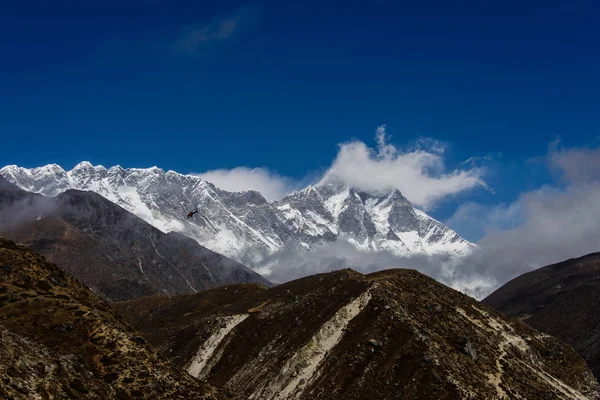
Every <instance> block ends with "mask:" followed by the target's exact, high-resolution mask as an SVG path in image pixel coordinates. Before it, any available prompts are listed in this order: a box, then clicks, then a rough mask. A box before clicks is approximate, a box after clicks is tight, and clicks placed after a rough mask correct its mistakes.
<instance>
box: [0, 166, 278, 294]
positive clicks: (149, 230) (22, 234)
mask: <svg viewBox="0 0 600 400" xmlns="http://www.w3.org/2000/svg"><path fill="white" fill-rule="evenodd" d="M0 234H1V235H4V236H5V237H7V238H10V239H13V240H15V241H17V242H18V243H21V244H24V245H26V246H28V247H30V248H32V249H34V250H35V251H37V252H39V253H41V254H43V255H44V256H47V257H48V258H49V259H50V260H51V261H53V262H55V263H57V264H59V265H61V267H62V268H64V269H65V270H66V271H67V272H69V273H70V274H72V275H73V276H75V277H76V278H78V279H80V280H81V281H82V282H83V283H84V284H86V285H87V286H89V287H90V288H91V289H93V290H94V291H95V292H96V293H97V294H99V295H101V296H102V297H103V298H105V299H107V300H111V301H118V300H127V299H132V298H135V297H139V296H144V295H151V294H158V293H195V292H197V291H200V290H205V289H209V288H214V287H218V286H221V285H225V284H231V283H260V284H263V285H267V286H270V285H271V283H270V282H269V281H268V280H266V279H265V278H263V277H262V276H261V275H259V274H257V273H256V272H254V271H252V270H251V269H249V268H247V267H245V266H244V265H242V264H240V263H238V262H236V261H233V260H231V259H229V258H227V257H225V256H222V255H221V254H218V253H215V252H213V251H211V250H208V249H206V248H204V247H202V246H200V245H199V244H198V243H197V242H195V241H194V240H192V239H190V238H188V237H186V236H183V235H181V234H179V233H175V232H172V233H168V234H165V233H163V232H161V231H160V230H158V229H156V228H154V227H153V226H151V225H150V224H148V223H146V222H145V221H143V220H142V219H140V218H138V217H137V216H135V215H133V214H131V213H130V212H128V211H127V210H125V209H123V208H122V207H120V206H118V205H116V204H114V203H112V202H110V201H109V200H107V199H106V198H104V197H102V196H100V195H98V194H96V193H94V192H82V191H79V190H67V191H66V192H63V193H60V194H59V195H57V196H56V197H53V198H48V197H44V196H40V195H37V194H33V193H28V192H25V191H23V190H21V189H19V188H17V187H16V186H14V185H12V184H11V183H9V182H7V181H6V180H4V179H3V178H2V177H0Z"/></svg>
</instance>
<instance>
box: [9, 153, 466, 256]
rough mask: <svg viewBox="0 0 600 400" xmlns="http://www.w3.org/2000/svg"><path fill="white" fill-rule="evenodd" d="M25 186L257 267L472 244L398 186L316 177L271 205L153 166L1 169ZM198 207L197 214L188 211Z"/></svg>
mask: <svg viewBox="0 0 600 400" xmlns="http://www.w3.org/2000/svg"><path fill="white" fill-rule="evenodd" d="M0 174H1V175H2V176H3V177H4V178H6V179H7V180H8V181H10V182H12V183H14V184H16V185H17V186H19V187H21V188H22V189H24V190H27V191H30V192H35V193H39V194H42V195H46V196H56V195H57V194H59V193H61V192H64V191H66V190H69V189H77V190H87V191H93V192H96V193H98V194H100V195H102V196H104V197H105V198H107V199H108V200H110V201H112V202H114V203H116V204H118V205H119V206H121V207H123V208H125V209H126V210H128V211H130V212H132V213H134V214H135V215H137V216H139V217H140V218H142V219H144V220H145V221H147V222H148V223H150V224H151V225H153V226H155V227H156V228H158V229H160V230H161V231H163V232H170V231H176V232H180V233H182V234H184V235H186V236H189V237H191V238H193V239H195V240H196V241H197V242H198V243H200V244H201V245H202V246H205V247H207V248H209V249H211V250H214V251H216V252H218V253H221V254H224V255H226V256H228V257H231V258H233V259H235V260H238V261H241V262H243V263H245V264H247V265H248V266H250V267H260V260H261V257H263V256H264V255H266V254H271V253H273V252H275V251H277V250H278V249H281V248H283V247H285V246H292V247H294V248H297V249H304V250H307V251H310V250H313V249H316V248H318V247H320V246H326V245H327V244H330V243H333V242H335V241H337V240H341V239H345V240H348V241H349V242H351V243H353V244H354V245H355V246H356V247H357V248H359V249H362V250H365V251H377V250H388V251H390V252H392V253H394V254H397V255H408V254H437V253H449V254H452V255H456V256H463V255H465V254H467V253H468V252H469V251H470V249H471V248H472V247H473V245H472V244H471V243H469V242H467V241H466V240H464V239H463V238H461V237H460V236H459V235H458V234H457V233H456V232H454V231H452V230H451V229H449V228H448V227H446V226H445V225H443V224H442V223H440V222H439V221H436V220H435V219H433V218H431V217H429V216H428V215H427V214H425V213H424V212H423V211H420V210H417V209H415V208H414V207H413V206H412V204H411V203H410V202H409V201H408V200H407V199H406V198H405V197H404V196H402V194H401V193H400V192H399V191H398V190H395V189H394V190H388V191H381V192H378V193H364V192H359V191H357V190H355V189H353V188H350V187H348V186H344V185H343V184H340V183H332V182H320V183H318V184H317V185H314V186H309V187H307V188H305V189H303V190H300V191H297V192H294V193H292V194H290V195H288V196H286V197H285V198H283V199H281V200H278V201H275V202H272V203H269V202H267V201H266V200H265V198H264V197H263V196H262V195H261V194H260V193H258V192H256V191H253V190H248V191H244V192H227V191H224V190H221V189H219V188H217V187H215V186H214V185H213V184H211V183H209V182H207V181H204V180H202V179H201V178H199V177H197V176H193V175H183V174H179V173H177V172H175V171H167V172H165V171H164V170H162V169H160V168H157V167H152V168H146V169H142V168H128V169H124V168H122V167H120V166H114V167H111V168H108V169H107V168H105V167H103V166H101V165H97V166H94V165H92V164H91V163H89V162H87V161H84V162H81V163H79V164H78V165H77V166H75V167H74V168H73V169H72V170H70V171H65V170H64V169H63V168H61V167H60V166H58V165H56V164H50V165H46V166H44V167H38V168H32V169H26V168H22V167H18V166H16V165H9V166H6V167H4V168H2V169H1V170H0ZM195 208H197V209H198V213H197V214H196V215H195V216H194V218H191V219H187V218H186V214H187V212H188V211H190V210H192V209H195Z"/></svg>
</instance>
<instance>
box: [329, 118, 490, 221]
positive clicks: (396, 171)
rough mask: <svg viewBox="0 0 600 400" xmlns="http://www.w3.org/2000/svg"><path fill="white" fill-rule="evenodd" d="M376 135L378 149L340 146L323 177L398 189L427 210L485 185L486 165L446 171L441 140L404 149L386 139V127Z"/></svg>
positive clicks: (362, 186)
mask: <svg viewBox="0 0 600 400" xmlns="http://www.w3.org/2000/svg"><path fill="white" fill-rule="evenodd" d="M376 137H377V149H371V148H369V147H368V146H367V145H366V144H365V143H363V142H360V141H353V142H349V143H344V144H342V145H340V149H339V152H338V154H337V157H336V159H335V161H334V162H333V165H332V166H331V168H330V169H329V170H328V171H327V173H326V176H325V178H324V180H328V179H338V180H341V181H343V182H344V183H346V184H348V185H350V186H353V187H356V188H358V189H360V190H365V191H374V190H381V189H387V188H397V189H399V190H400V191H401V192H402V193H403V194H404V196H406V198H408V199H409V200H410V201H411V202H412V203H414V204H416V205H417V206H420V207H422V208H424V209H430V208H431V207H432V206H433V205H434V204H435V203H437V202H438V201H440V200H441V199H443V198H444V197H447V196H451V195H454V194H458V193H460V192H464V191H467V190H470V189H473V188H476V187H486V185H485V183H484V182H483V180H482V177H483V174H484V169H483V168H478V167H471V168H469V169H460V170H459V169H455V170H452V171H446V168H445V165H444V158H443V153H444V147H443V146H442V145H441V144H440V143H439V142H436V141H433V140H431V139H425V140H421V141H420V142H418V143H417V145H416V146H415V147H414V148H412V149H408V150H406V151H402V150H400V149H398V148H397V147H395V146H393V145H392V144H389V143H388V142H387V139H386V133H385V126H380V127H379V128H378V129H377V134H376Z"/></svg>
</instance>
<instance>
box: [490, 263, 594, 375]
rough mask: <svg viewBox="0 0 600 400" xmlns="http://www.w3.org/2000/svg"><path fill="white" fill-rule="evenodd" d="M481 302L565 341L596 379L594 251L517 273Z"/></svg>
mask: <svg viewBox="0 0 600 400" xmlns="http://www.w3.org/2000/svg"><path fill="white" fill-rule="evenodd" d="M483 303H484V304H487V305H488V306H490V307H494V308H495V309H497V310H500V311H502V312H503V313H505V314H507V315H509V316H511V317H517V318H520V319H521V320H522V321H523V322H525V323H526V324H527V325H529V326H532V327H533V328H535V329H537V330H539V331H542V332H545V333H547V334H549V335H552V336H555V337H557V338H559V339H560V340H562V341H564V342H565V343H568V344H570V345H571V346H573V348H574V349H575V350H577V351H578V352H579V354H580V355H581V356H582V357H583V358H584V359H585V360H586V361H587V362H588V364H589V366H590V368H591V370H592V372H594V374H595V375H596V377H597V378H600V312H599V311H600V253H593V254H588V255H586V256H583V257H579V258H575V259H570V260H566V261H564V262H561V263H557V264H553V265H549V266H546V267H543V268H540V269H537V270H535V271H532V272H528V273H526V274H523V275H521V276H519V277H517V278H515V279H513V280H511V281H510V282H508V283H506V284H505V285H504V286H502V287H500V288H499V289H497V290H496V291H495V292H493V293H492V294H490V295H489V296H488V297H487V298H485V299H484V300H483Z"/></svg>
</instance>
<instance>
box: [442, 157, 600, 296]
mask: <svg viewBox="0 0 600 400" xmlns="http://www.w3.org/2000/svg"><path fill="white" fill-rule="evenodd" d="M599 156H600V152H598V150H592V149H569V150H561V151H558V150H556V149H553V148H552V147H551V150H550V152H549V153H548V155H547V156H546V160H547V162H548V165H549V167H550V168H551V169H553V170H556V171H558V172H559V173H560V174H561V175H562V176H563V177H564V178H565V179H566V181H567V182H568V183H567V185H566V186H557V185H544V186H542V187H540V188H538V189H536V190H533V191H530V192H526V193H523V194H522V195H521V196H520V197H519V198H518V199H517V200H516V201H515V202H514V203H512V204H510V205H503V204H501V205H493V206H484V205H480V204H476V203H467V204H465V205H463V206H461V207H459V208H458V209H457V211H456V212H455V214H454V216H453V217H452V218H450V220H449V221H448V224H449V225H450V226H451V227H452V228H455V229H458V230H459V231H460V227H461V222H462V223H464V225H465V226H466V225H468V224H473V225H475V227H474V228H473V226H471V229H480V230H481V231H483V232H485V235H484V236H483V238H482V239H481V240H479V242H478V243H477V245H478V248H477V249H476V251H475V252H474V253H473V254H472V255H471V256H470V257H469V258H467V259H466V260H465V261H464V262H463V267H462V269H461V271H460V274H461V275H462V276H464V275H471V276H475V275H479V276H484V277H487V280H488V282H489V286H490V287H497V286H498V285H501V284H504V283H505V282H507V281H508V280H510V279H512V278H515V277H517V276H519V275H521V274H523V273H526V272H528V271H531V270H533V269H537V268H539V267H542V266H545V265H549V264H553V263H557V262H561V261H564V260H567V259H569V258H575V257H580V256H583V255H586V254H589V253H593V252H597V251H600V224H598V221H600V179H599V176H598V175H597V173H596V172H597V170H593V167H594V166H595V165H597V162H598V157H599Z"/></svg>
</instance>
